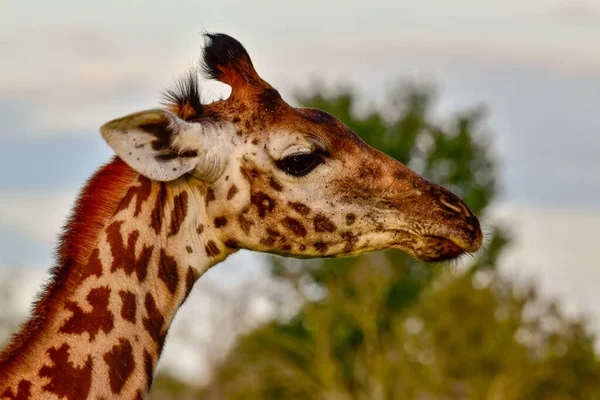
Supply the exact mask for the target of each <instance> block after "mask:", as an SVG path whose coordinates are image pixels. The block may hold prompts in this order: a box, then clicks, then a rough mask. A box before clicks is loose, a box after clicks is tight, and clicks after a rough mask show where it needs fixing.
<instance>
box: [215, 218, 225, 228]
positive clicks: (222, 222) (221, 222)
mask: <svg viewBox="0 0 600 400" xmlns="http://www.w3.org/2000/svg"><path fill="white" fill-rule="evenodd" d="M214 224H215V228H221V227H223V226H225V225H227V218H225V217H217V218H215V220H214Z"/></svg>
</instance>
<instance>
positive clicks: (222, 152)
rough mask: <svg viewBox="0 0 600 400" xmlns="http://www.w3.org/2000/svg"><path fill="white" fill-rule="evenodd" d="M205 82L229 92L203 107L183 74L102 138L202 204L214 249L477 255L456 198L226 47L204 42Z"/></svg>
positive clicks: (468, 218) (470, 223) (239, 49)
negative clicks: (285, 93) (299, 104)
mask: <svg viewBox="0 0 600 400" xmlns="http://www.w3.org/2000/svg"><path fill="white" fill-rule="evenodd" d="M204 72H205V73H206V74H207V75H208V77H209V78H212V79H216V80H219V81H221V82H223V83H225V84H227V85H229V86H230V87H231V95H230V96H229V98H227V99H226V100H222V101H217V102H214V103H211V104H202V102H201V101H200V97H199V88H198V82H197V77H196V76H197V75H196V73H191V74H189V76H187V77H186V78H185V79H184V80H182V81H181V82H179V84H178V86H177V87H176V88H175V89H174V90H171V91H168V92H167V100H168V102H167V104H166V105H167V107H166V108H164V109H154V110H149V111H142V112H138V113H135V114H130V115H127V116H125V117H123V118H119V119H116V120H113V121H110V122H108V123H106V124H105V125H104V126H103V127H102V128H101V131H102V134H103V136H104V138H105V139H106V141H107V142H108V144H109V145H110V146H111V147H112V148H113V149H114V150H115V152H116V154H117V155H118V156H119V157H120V158H121V159H122V160H123V161H125V162H126V163H127V164H129V165H130V166H131V167H132V168H133V169H135V170H136V171H138V172H139V173H140V174H142V175H144V176H146V177H147V178H150V179H152V180H156V181H177V182H181V183H183V184H184V185H188V186H189V191H190V192H192V193H196V194H197V195H198V196H197V198H198V199H201V198H203V199H204V200H203V201H196V202H190V207H196V208H197V210H195V211H196V213H197V215H202V216H203V217H202V218H203V219H204V221H205V222H206V223H205V226H204V228H205V229H210V230H211V231H212V232H213V234H214V235H215V237H216V238H217V239H218V240H219V241H220V242H221V243H222V245H223V247H225V248H228V249H231V251H235V249H238V248H246V249H251V250H257V251H262V252H270V253H276V254H281V255H287V256H294V257H324V256H344V255H354V254H359V253H363V252H367V251H372V250H377V249H383V248H390V247H391V248H398V249H401V250H403V251H405V252H407V253H409V254H411V255H413V256H415V257H417V258H420V259H423V260H429V261H436V260H446V259H451V258H454V257H457V256H459V255H460V254H462V253H465V252H473V251H476V250H477V249H478V248H479V247H480V246H481V243H482V233H481V229H480V226H479V222H478V219H477V217H476V216H475V215H473V213H472V212H471V211H470V210H469V208H468V207H467V205H466V204H465V203H464V202H463V201H462V200H460V199H459V198H458V197H456V196H455V195H454V194H452V193H451V192H449V191H448V190H446V189H444V188H442V187H440V186H438V185H436V184H435V183H432V182H429V181H427V180H425V179H424V178H422V177H420V176H419V175H417V174H416V173H415V172H413V171H411V170H410V169H409V168H407V167H406V166H404V165H403V164H401V163H400V162H398V161H396V160H394V159H392V158H391V157H388V156H386V155H385V154H383V153H381V152H380V151H377V150H376V149H374V148H372V147H370V146H368V145H367V144H366V143H365V142H364V141H362V140H361V139H360V138H359V137H358V136H357V135H356V134H355V133H354V132H352V131H351V130H350V129H349V128H348V127H346V126H345V125H344V124H342V123H341V122H340V121H338V120H337V119H336V118H334V117H333V116H331V115H329V114H327V113H325V112H323V111H320V110H316V109H308V108H295V107H292V106H290V105H288V104H287V103H286V102H285V101H284V100H283V99H282V98H281V96H280V95H279V93H278V92H277V90H275V89H274V88H273V87H271V85H269V84H268V83H267V82H265V81H264V80H262V79H261V78H260V76H259V75H258V74H257V73H256V71H255V69H254V67H253V65H252V61H251V60H250V57H249V55H248V53H247V52H246V50H245V49H244V47H243V46H242V45H241V44H240V43H239V42H238V41H236V40H235V39H233V38H231V37H229V36H226V35H222V34H216V35H207V45H206V46H205V49H204ZM190 212H192V213H193V212H194V211H193V210H190ZM198 234H201V233H198Z"/></svg>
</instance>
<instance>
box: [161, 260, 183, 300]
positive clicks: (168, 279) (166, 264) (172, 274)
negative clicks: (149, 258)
mask: <svg viewBox="0 0 600 400" xmlns="http://www.w3.org/2000/svg"><path fill="white" fill-rule="evenodd" d="M158 278H159V279H160V280H161V281H163V282H164V284H165V286H166V287H167V289H168V290H169V293H171V294H175V290H177V284H178V283H179V274H178V273H177V262H176V261H175V258H173V257H171V256H169V255H168V254H167V252H166V251H165V250H164V249H160V260H159V263H158Z"/></svg>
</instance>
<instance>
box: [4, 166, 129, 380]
mask: <svg viewBox="0 0 600 400" xmlns="http://www.w3.org/2000/svg"><path fill="white" fill-rule="evenodd" d="M138 176H139V174H138V173H137V172H135V171H134V170H132V169H131V168H130V167H129V166H127V165H126V164H125V163H124V162H123V161H121V159H119V158H118V157H115V158H113V159H112V161H110V162H109V163H108V164H106V165H105V166H103V167H102V168H100V169H99V170H98V171H97V172H96V173H95V174H94V176H93V177H92V178H91V179H90V180H89V182H88V183H87V185H86V186H85V187H84V188H83V189H82V190H81V191H80V193H79V196H78V199H77V202H76V204H75V207H74V208H73V211H72V212H71V216H70V218H69V221H68V222H67V223H66V225H65V226H64V228H63V232H62V235H61V238H60V240H59V245H58V247H57V249H56V264H55V266H54V267H53V268H52V270H51V272H50V279H49V280H48V282H47V283H46V285H45V286H44V288H43V289H42V290H41V292H40V293H39V294H38V297H37V299H36V301H35V302H34V304H33V310H32V314H31V317H30V318H29V320H28V321H27V322H26V323H24V324H23V325H22V326H21V329H20V330H19V332H18V333H16V334H15V335H14V336H13V337H12V339H11V340H10V342H9V343H8V346H7V347H6V348H4V350H2V351H0V383H2V382H3V381H4V380H5V379H6V377H7V376H9V375H10V374H11V368H12V367H14V366H15V363H16V364H18V363H19V362H22V361H21V360H23V359H25V358H26V357H27V354H26V352H27V351H28V350H27V349H28V346H29V345H30V344H31V343H33V341H34V340H35V339H36V335H37V334H38V333H39V332H40V331H41V330H42V329H43V327H44V326H45V324H46V323H47V321H48V317H49V316H51V315H53V314H54V312H55V311H54V309H55V308H56V307H57V306H59V305H60V304H61V303H62V302H63V301H64V298H65V296H68V295H69V293H68V292H67V291H69V290H73V288H74V287H76V286H77V284H79V280H80V277H81V274H82V272H81V271H83V268H82V266H85V265H86V263H87V262H88V259H89V257H90V253H91V252H92V249H93V248H94V244H95V243H96V241H97V239H98V235H99V234H100V232H101V230H102V227H104V226H105V225H106V222H107V221H108V220H109V219H110V217H112V216H113V215H114V213H115V211H116V210H117V207H118V206H119V203H120V201H121V199H122V198H123V197H124V195H125V192H126V191H127V190H128V189H129V187H130V186H131V183H132V182H133V181H134V180H135V179H136V178H137V177H138Z"/></svg>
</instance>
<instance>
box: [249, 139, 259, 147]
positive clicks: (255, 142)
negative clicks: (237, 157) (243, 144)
mask: <svg viewBox="0 0 600 400" xmlns="http://www.w3.org/2000/svg"><path fill="white" fill-rule="evenodd" d="M251 143H252V144H253V145H255V146H256V145H257V144H258V139H257V138H254V139H252V142H251Z"/></svg>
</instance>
